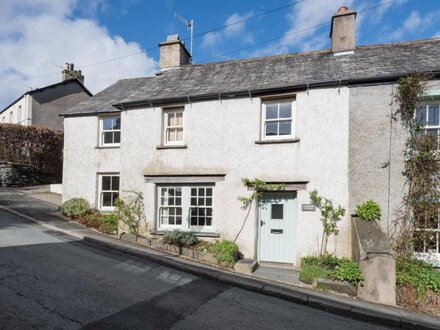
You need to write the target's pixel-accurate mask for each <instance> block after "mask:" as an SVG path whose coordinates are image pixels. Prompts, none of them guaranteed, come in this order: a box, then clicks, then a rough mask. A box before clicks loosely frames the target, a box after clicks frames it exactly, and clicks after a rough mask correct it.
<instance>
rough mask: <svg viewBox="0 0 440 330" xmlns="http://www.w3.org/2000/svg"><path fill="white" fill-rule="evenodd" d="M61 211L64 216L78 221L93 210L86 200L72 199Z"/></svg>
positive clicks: (62, 206) (64, 204)
mask: <svg viewBox="0 0 440 330" xmlns="http://www.w3.org/2000/svg"><path fill="white" fill-rule="evenodd" d="M60 211H61V214H62V215H64V216H66V217H68V218H72V219H76V218H79V217H82V216H85V215H86V214H88V213H90V212H91V208H90V204H89V202H87V201H86V200H85V199H84V198H72V199H69V200H68V201H65V202H64V203H63V205H61V208H60Z"/></svg>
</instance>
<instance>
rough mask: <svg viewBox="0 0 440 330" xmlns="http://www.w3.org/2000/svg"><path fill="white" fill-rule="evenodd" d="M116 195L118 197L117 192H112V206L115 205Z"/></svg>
mask: <svg viewBox="0 0 440 330" xmlns="http://www.w3.org/2000/svg"><path fill="white" fill-rule="evenodd" d="M118 197H119V194H118V193H112V206H115V202H116V199H117V198H118Z"/></svg>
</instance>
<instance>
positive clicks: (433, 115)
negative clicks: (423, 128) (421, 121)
mask: <svg viewBox="0 0 440 330" xmlns="http://www.w3.org/2000/svg"><path fill="white" fill-rule="evenodd" d="M428 125H429V126H438V125H439V106H438V105H437V106H429V107H428Z"/></svg>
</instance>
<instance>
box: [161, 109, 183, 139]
mask: <svg viewBox="0 0 440 330" xmlns="http://www.w3.org/2000/svg"><path fill="white" fill-rule="evenodd" d="M184 112H185V109H184V107H178V108H164V109H163V117H162V118H163V119H162V127H163V136H162V140H163V144H164V145H183V144H184V143H185V113H184ZM176 113H181V114H182V125H181V126H168V119H169V116H170V114H173V115H174V114H176ZM179 128H181V129H182V140H179V141H169V140H168V131H169V130H172V129H173V130H177V129H179ZM176 136H177V135H176Z"/></svg>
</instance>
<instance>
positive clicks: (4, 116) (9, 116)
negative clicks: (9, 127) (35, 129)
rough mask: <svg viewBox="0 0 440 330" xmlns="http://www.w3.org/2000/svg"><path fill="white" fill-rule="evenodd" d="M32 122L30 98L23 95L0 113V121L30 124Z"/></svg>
mask: <svg viewBox="0 0 440 330" xmlns="http://www.w3.org/2000/svg"><path fill="white" fill-rule="evenodd" d="M31 122H32V98H31V96H30V95H24V96H23V97H22V98H21V99H20V100H18V101H17V102H15V103H14V104H12V105H11V106H10V107H9V108H7V109H5V110H4V111H3V112H2V113H0V123H6V124H20V125H24V126H28V125H31Z"/></svg>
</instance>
